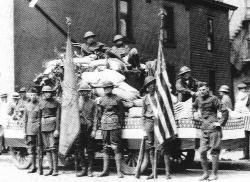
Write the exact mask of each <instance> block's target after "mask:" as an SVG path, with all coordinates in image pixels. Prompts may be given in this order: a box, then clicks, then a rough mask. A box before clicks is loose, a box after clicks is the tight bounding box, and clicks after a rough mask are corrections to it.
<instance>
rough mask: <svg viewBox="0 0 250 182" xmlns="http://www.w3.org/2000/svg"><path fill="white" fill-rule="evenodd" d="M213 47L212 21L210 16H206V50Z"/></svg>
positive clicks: (210, 49)
mask: <svg viewBox="0 0 250 182" xmlns="http://www.w3.org/2000/svg"><path fill="white" fill-rule="evenodd" d="M213 49H214V21H213V19H212V18H207V50H208V51H212V50H213Z"/></svg>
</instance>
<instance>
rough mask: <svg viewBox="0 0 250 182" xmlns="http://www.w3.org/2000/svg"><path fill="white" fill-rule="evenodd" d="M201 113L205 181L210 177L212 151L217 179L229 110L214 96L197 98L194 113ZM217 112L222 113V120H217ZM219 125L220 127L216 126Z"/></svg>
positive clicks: (214, 172)
mask: <svg viewBox="0 0 250 182" xmlns="http://www.w3.org/2000/svg"><path fill="white" fill-rule="evenodd" d="M198 110H200V112H201V120H202V121H201V122H202V123H201V133H202V135H201V138H200V149H199V151H200V154H201V164H202V168H203V171H204V176H203V177H202V179H203V180H205V179H206V178H207V177H208V164H207V151H208V150H210V149H211V155H212V164H213V168H212V169H213V170H212V174H213V175H214V178H217V171H218V158H219V154H220V147H221V138H222V130H221V126H224V125H225V124H226V122H227V119H228V110H227V109H226V108H225V106H223V105H222V104H221V103H220V101H219V99H218V98H217V97H216V96H213V95H207V96H204V97H198V98H196V100H195V102H194V103H193V112H197V111H198ZM217 111H220V112H221V113H222V118H221V119H220V120H218V119H217ZM216 123H219V126H217V125H216Z"/></svg>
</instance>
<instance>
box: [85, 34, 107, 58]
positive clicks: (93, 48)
mask: <svg viewBox="0 0 250 182" xmlns="http://www.w3.org/2000/svg"><path fill="white" fill-rule="evenodd" d="M95 37H96V34H94V33H93V32H91V31H88V32H86V33H85V34H84V37H83V38H84V40H85V41H86V42H85V43H83V44H81V54H82V55H83V56H88V55H91V54H96V55H97V56H98V57H99V58H104V57H105V52H106V51H107V49H108V47H107V46H106V45H105V44H103V43H101V42H97V41H96V40H95Z"/></svg>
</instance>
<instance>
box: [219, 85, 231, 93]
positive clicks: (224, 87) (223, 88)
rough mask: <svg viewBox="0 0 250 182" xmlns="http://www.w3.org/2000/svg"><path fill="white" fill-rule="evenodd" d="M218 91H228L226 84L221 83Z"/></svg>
mask: <svg viewBox="0 0 250 182" xmlns="http://www.w3.org/2000/svg"><path fill="white" fill-rule="evenodd" d="M219 92H227V93H228V92H229V87H228V86H227V85H221V87H220V89H219Z"/></svg>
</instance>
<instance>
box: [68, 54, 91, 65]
mask: <svg viewBox="0 0 250 182" xmlns="http://www.w3.org/2000/svg"><path fill="white" fill-rule="evenodd" d="M91 61H93V58H91V57H90V56H85V57H82V58H73V62H74V64H89V63H91Z"/></svg>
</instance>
